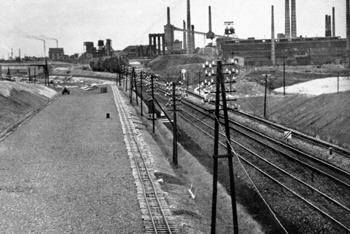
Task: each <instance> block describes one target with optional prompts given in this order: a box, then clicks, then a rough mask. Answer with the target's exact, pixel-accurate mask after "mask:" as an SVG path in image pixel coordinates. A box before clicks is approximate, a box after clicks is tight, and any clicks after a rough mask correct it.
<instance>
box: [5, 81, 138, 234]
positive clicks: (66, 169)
mask: <svg viewBox="0 0 350 234" xmlns="http://www.w3.org/2000/svg"><path fill="white" fill-rule="evenodd" d="M71 91H72V92H71V95H64V96H62V97H60V98H58V99H57V100H56V101H54V102H53V103H51V105H49V106H48V107H46V108H45V109H44V110H42V111H41V112H39V113H38V114H37V115H36V116H35V117H34V118H32V119H31V120H29V121H27V122H26V123H25V124H23V125H22V126H21V127H20V128H19V129H17V130H16V131H15V132H14V133H12V134H11V135H9V136H8V137H7V138H6V139H5V140H4V141H2V142H0V178H1V180H0V233H143V226H142V219H141V213H140V208H139V205H138V201H137V197H136V189H135V185H134V180H133V177H132V175H131V169H130V164H129V159H128V155H127V152H126V148H125V147H126V146H125V143H124V139H123V133H122V129H121V124H120V121H119V118H118V113H117V109H116V107H115V104H114V100H113V98H112V92H111V89H110V88H109V87H108V93H104V94H101V93H99V90H95V91H83V90H80V89H74V90H71ZM106 113H110V116H111V118H109V119H107V118H106Z"/></svg>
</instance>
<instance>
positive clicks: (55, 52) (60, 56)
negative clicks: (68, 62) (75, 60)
mask: <svg viewBox="0 0 350 234" xmlns="http://www.w3.org/2000/svg"><path fill="white" fill-rule="evenodd" d="M66 57H68V56H65V55H64V50H63V48H49V59H51V60H65V59H66Z"/></svg>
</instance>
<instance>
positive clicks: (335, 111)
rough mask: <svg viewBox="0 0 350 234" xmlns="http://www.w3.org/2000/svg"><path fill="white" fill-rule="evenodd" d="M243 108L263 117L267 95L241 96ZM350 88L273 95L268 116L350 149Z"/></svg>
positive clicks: (268, 99) (268, 108)
mask: <svg viewBox="0 0 350 234" xmlns="http://www.w3.org/2000/svg"><path fill="white" fill-rule="evenodd" d="M237 102H238V104H239V105H240V107H241V110H243V111H245V112H249V113H252V114H254V115H257V116H261V117H263V110H264V109H263V108H264V97H263V96H261V97H251V98H242V99H238V101H237ZM349 106H350V91H346V92H339V93H333V94H322V95H319V96H307V95H287V96H282V95H271V96H268V98H267V111H266V112H267V118H268V119H270V120H272V121H274V122H277V123H280V124H282V125H284V126H286V127H290V128H292V129H296V130H298V131H301V132H304V133H306V134H309V135H311V136H316V135H319V136H320V138H321V139H323V140H326V141H329V142H332V143H335V144H339V145H341V146H343V147H345V148H350V144H349V140H348V139H349V138H350V112H349Z"/></svg>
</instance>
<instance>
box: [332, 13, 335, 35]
mask: <svg viewBox="0 0 350 234" xmlns="http://www.w3.org/2000/svg"><path fill="white" fill-rule="evenodd" d="M332 17H333V19H332V23H333V27H332V36H333V37H335V8H334V7H333V8H332Z"/></svg>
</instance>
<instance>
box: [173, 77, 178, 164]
mask: <svg viewBox="0 0 350 234" xmlns="http://www.w3.org/2000/svg"><path fill="white" fill-rule="evenodd" d="M172 83H173V85H172V86H173V112H174V117H173V122H174V124H173V162H174V164H175V166H178V160H177V127H176V125H177V122H176V87H175V86H176V84H175V82H172Z"/></svg>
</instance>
